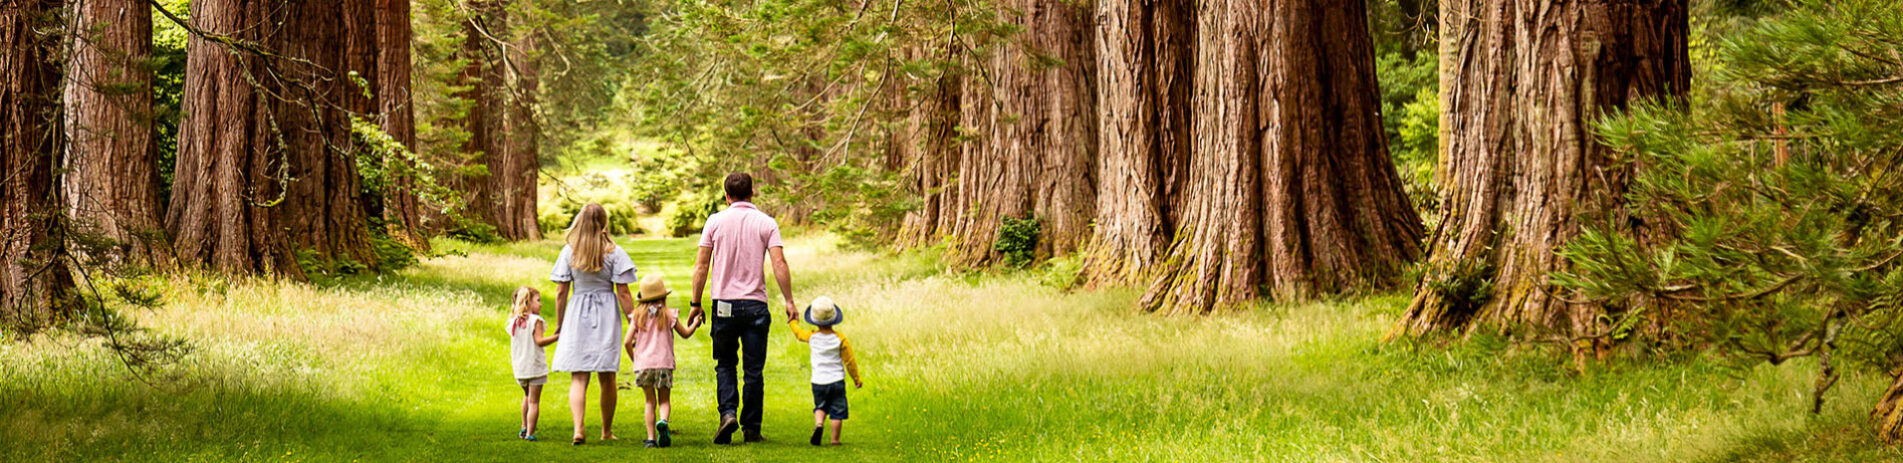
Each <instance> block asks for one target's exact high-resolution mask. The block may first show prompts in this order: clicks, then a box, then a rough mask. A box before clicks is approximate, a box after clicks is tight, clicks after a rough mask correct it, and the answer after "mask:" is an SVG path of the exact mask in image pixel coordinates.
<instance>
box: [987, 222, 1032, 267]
mask: <svg viewBox="0 0 1903 463" xmlns="http://www.w3.org/2000/svg"><path fill="white" fill-rule="evenodd" d="M1038 232H1039V226H1038V222H1037V218H1036V217H1025V218H1022V219H1014V218H1010V217H1005V218H1004V223H1003V224H1002V225H1000V226H999V227H998V241H997V242H996V243H993V244H992V245H991V249H992V250H993V251H997V252H998V253H999V254H1003V255H1004V265H1007V266H1011V267H1024V266H1026V265H1029V264H1031V262H1033V261H1035V260H1036V259H1037V238H1038Z"/></svg>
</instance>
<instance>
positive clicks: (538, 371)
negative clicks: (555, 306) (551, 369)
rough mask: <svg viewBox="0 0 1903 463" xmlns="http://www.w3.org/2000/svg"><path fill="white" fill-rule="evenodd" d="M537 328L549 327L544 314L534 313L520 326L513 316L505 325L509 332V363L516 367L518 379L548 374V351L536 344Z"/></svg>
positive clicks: (504, 327)
mask: <svg viewBox="0 0 1903 463" xmlns="http://www.w3.org/2000/svg"><path fill="white" fill-rule="evenodd" d="M536 328H542V329H545V330H546V329H548V328H547V324H546V323H544V322H543V321H542V316H540V315H533V314H531V315H529V319H528V320H526V321H524V322H522V324H521V325H519V326H518V325H516V323H515V318H513V317H511V318H509V320H508V324H507V325H504V326H503V329H504V330H506V331H508V333H509V363H510V364H511V365H513V366H514V367H515V378H516V379H529V378H536V377H542V376H548V351H546V350H543V349H542V346H537V345H535V329H536Z"/></svg>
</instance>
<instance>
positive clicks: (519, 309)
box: [503, 286, 555, 441]
mask: <svg viewBox="0 0 1903 463" xmlns="http://www.w3.org/2000/svg"><path fill="white" fill-rule="evenodd" d="M503 329H504V330H505V331H507V332H508V333H509V366H510V367H511V368H512V369H514V370H515V383H516V385H517V386H521V387H522V430H521V431H519V432H516V434H515V437H516V438H519V439H528V440H531V441H533V440H535V422H536V419H537V418H540V417H541V415H542V385H544V384H548V351H547V350H546V349H547V348H548V345H549V344H554V343H555V336H552V335H551V336H543V335H542V333H543V332H544V331H545V330H547V329H548V323H547V322H544V321H542V292H541V291H536V290H535V288H530V287H527V286H523V287H519V288H516V289H515V302H514V303H513V304H510V305H509V323H508V324H507V325H505V326H504V328H503Z"/></svg>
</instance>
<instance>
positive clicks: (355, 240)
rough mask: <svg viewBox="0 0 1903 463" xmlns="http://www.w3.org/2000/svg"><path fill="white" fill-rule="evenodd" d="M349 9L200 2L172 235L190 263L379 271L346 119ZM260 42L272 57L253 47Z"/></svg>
mask: <svg viewBox="0 0 1903 463" xmlns="http://www.w3.org/2000/svg"><path fill="white" fill-rule="evenodd" d="M357 1H369V0H348V1H346V2H248V1H238V0H204V1H196V2H193V3H192V18H193V20H194V22H195V23H197V24H196V26H197V27H198V28H200V29H202V30H204V31H206V32H207V33H210V34H214V35H217V36H220V37H229V38H231V39H237V41H236V42H235V43H237V45H231V44H227V43H226V42H227V40H222V39H221V40H216V41H214V40H208V39H207V38H206V37H202V36H197V35H194V36H193V37H192V38H191V42H190V43H189V44H188V52H187V55H188V56H187V59H188V65H187V71H186V74H187V75H186V82H185V92H184V97H183V99H184V101H183V104H184V108H185V114H186V117H185V119H184V120H183V121H181V123H180V129H179V130H180V133H179V140H180V142H179V150H178V164H177V170H176V172H177V175H176V177H175V180H174V183H173V194H172V200H171V205H170V207H169V208H168V210H167V214H166V225H167V228H168V229H169V230H170V231H171V232H172V235H173V236H174V237H175V238H176V241H175V243H176V249H177V251H178V257H179V259H181V260H182V261H185V262H190V263H196V264H199V265H204V266H206V267H209V268H214V269H218V270H221V271H227V272H240V273H275V274H281V275H289V276H302V275H303V274H304V269H303V268H302V266H301V265H300V262H302V263H306V264H317V265H323V266H329V265H330V264H346V265H347V266H355V267H374V266H375V265H376V262H377V261H376V259H375V254H374V252H373V251H372V250H371V245H370V239H369V236H370V233H369V229H368V222H367V218H366V215H365V212H364V208H363V204H362V203H361V198H360V197H358V195H357V192H358V191H359V190H360V183H359V181H360V180H359V178H358V176H357V175H358V174H357V166H356V160H355V158H354V157H353V156H354V153H355V146H354V145H353V143H354V141H353V139H352V137H351V134H350V128H349V119H348V115H347V113H346V112H345V111H344V110H343V108H344V107H345V106H346V105H350V104H352V103H349V100H350V99H351V98H352V97H351V96H350V95H351V94H353V93H360V92H361V91H362V89H361V88H358V87H357V86H356V85H355V84H354V83H352V82H351V79H348V78H346V76H344V75H341V74H340V73H342V72H346V71H340V70H344V69H347V67H348V64H347V63H349V62H350V61H351V59H350V58H348V57H347V56H346V49H347V48H348V44H349V41H348V39H347V36H348V35H349V33H348V32H349V29H348V28H347V27H346V11H353V10H351V9H350V8H346V7H347V6H349V5H348V3H350V2H357ZM246 44H256V45H257V46H258V47H259V48H261V49H263V50H269V53H264V52H259V51H258V50H256V49H251V48H249V47H248V45H246Z"/></svg>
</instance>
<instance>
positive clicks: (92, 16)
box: [65, 0, 171, 266]
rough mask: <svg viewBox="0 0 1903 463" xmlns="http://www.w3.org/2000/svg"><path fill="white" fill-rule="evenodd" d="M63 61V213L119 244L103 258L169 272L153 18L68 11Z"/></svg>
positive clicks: (117, 0)
mask: <svg viewBox="0 0 1903 463" xmlns="http://www.w3.org/2000/svg"><path fill="white" fill-rule="evenodd" d="M72 14H73V21H72V28H73V33H74V35H75V37H74V40H73V47H72V49H71V52H70V55H69V56H68V58H67V61H66V68H67V72H66V76H67V79H68V80H69V81H68V83H67V85H66V88H65V97H66V98H65V105H66V137H67V140H68V141H69V143H70V144H69V145H67V150H68V152H67V156H66V163H67V164H66V173H65V183H66V184H65V188H66V193H67V194H66V211H67V214H68V215H69V216H70V217H71V218H72V219H73V223H74V224H75V225H76V226H77V227H80V228H83V229H86V230H88V231H89V232H93V233H98V234H100V235H103V236H104V237H106V238H110V239H112V240H114V241H116V242H117V245H116V246H114V247H113V249H111V250H110V251H109V252H108V255H105V256H95V257H100V258H105V259H107V260H109V261H122V260H131V261H138V262H143V263H150V264H155V265H161V266H162V265H169V264H170V262H171V249H170V247H171V245H170V243H168V242H167V240H166V239H165V233H164V228H165V224H164V208H163V206H162V205H161V204H160V198H159V169H158V154H159V151H158V148H157V146H155V145H154V144H153V139H152V118H153V117H154V114H153V113H152V71H151V69H150V68H149V67H148V65H147V63H146V62H145V60H147V59H149V58H150V57H151V56H152V14H151V11H150V8H149V7H148V6H147V5H146V3H145V2H144V1H139V0H82V1H79V2H75V3H74V5H73V12H72Z"/></svg>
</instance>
